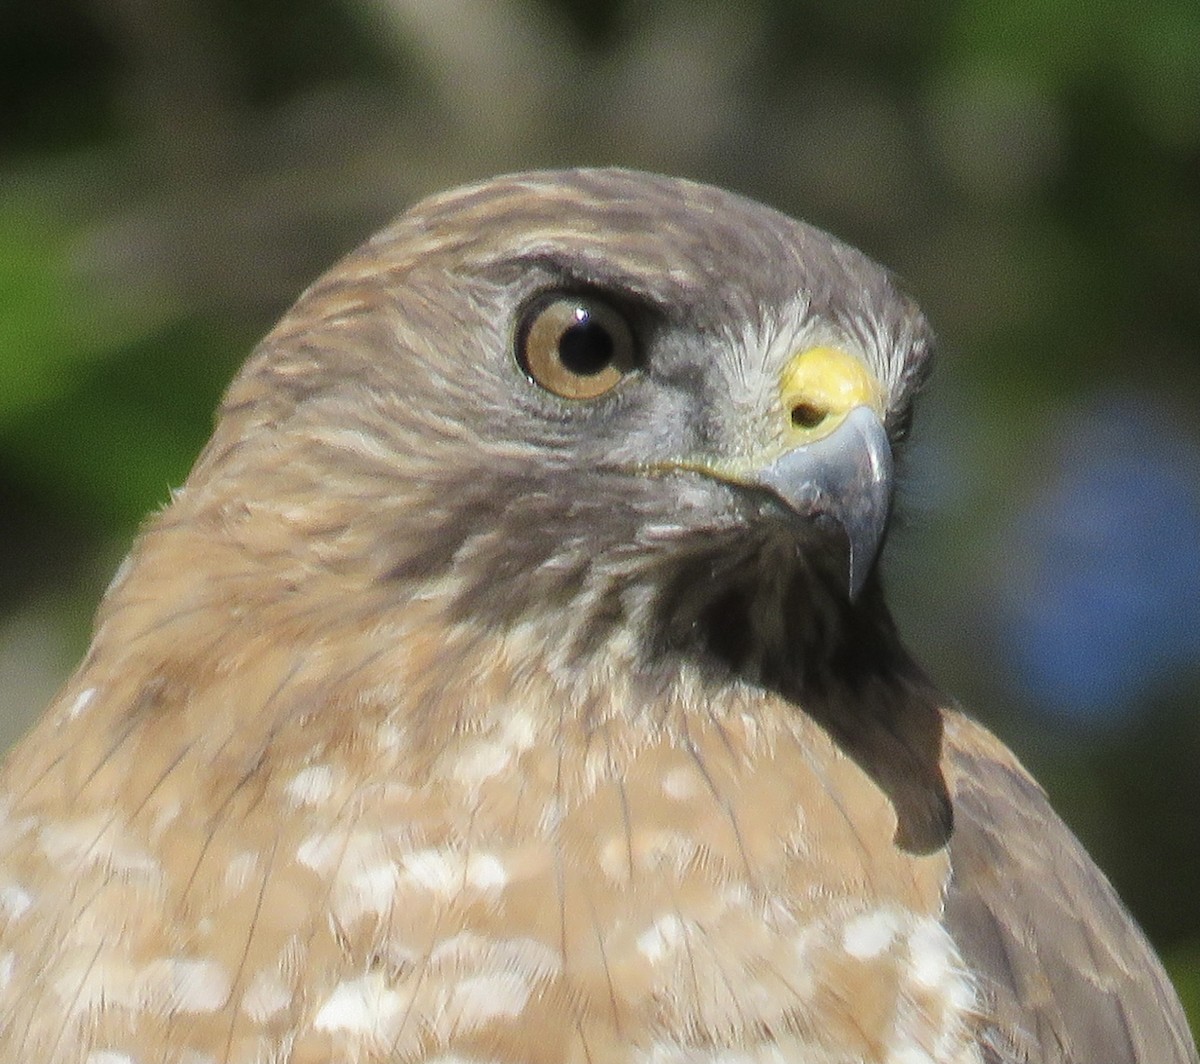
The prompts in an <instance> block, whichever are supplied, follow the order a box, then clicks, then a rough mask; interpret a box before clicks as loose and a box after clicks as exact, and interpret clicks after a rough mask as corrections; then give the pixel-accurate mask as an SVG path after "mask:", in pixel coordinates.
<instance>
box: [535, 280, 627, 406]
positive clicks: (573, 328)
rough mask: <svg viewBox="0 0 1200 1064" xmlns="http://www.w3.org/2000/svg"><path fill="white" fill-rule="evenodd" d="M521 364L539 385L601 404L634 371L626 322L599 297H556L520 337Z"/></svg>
mask: <svg viewBox="0 0 1200 1064" xmlns="http://www.w3.org/2000/svg"><path fill="white" fill-rule="evenodd" d="M517 360H518V361H519V362H520V364H521V368H522V369H523V370H524V371H525V373H526V374H527V375H528V376H529V378H530V379H531V380H533V381H536V382H537V383H538V384H540V385H541V386H542V387H543V388H545V389H546V390H547V391H548V392H553V393H554V394H555V395H559V396H562V398H564V399H595V398H596V397H597V396H600V395H603V394H604V393H605V392H608V391H611V390H612V389H613V388H614V387H615V386H616V384H617V382H618V381H620V379H621V378H622V377H624V376H625V374H626V373H628V372H629V371H630V370H631V369H633V366H634V343H633V333H632V331H631V330H630V328H629V323H628V322H627V321H626V320H625V316H624V315H623V314H621V312H620V311H618V310H616V309H615V308H614V307H613V306H612V305H611V304H609V303H607V302H605V301H604V300H603V299H600V298H598V297H596V296H590V295H584V296H577V295H558V296H551V297H549V298H548V299H546V300H543V301H541V302H539V303H538V304H537V305H536V306H534V307H533V308H532V309H531V311H530V312H529V315H528V316H527V318H526V320H525V322H524V324H523V327H522V329H521V331H520V333H519V335H518V341H517Z"/></svg>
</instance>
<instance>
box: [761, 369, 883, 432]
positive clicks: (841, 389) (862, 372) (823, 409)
mask: <svg viewBox="0 0 1200 1064" xmlns="http://www.w3.org/2000/svg"><path fill="white" fill-rule="evenodd" d="M779 394H780V400H781V402H782V404H783V409H784V411H785V413H786V414H787V415H788V417H789V418H790V419H791V429H792V432H793V433H800V434H803V435H805V436H810V437H811V436H813V435H816V436H818V437H819V436H824V435H826V434H828V433H829V432H832V431H833V430H834V429H835V428H837V426H838V425H839V424H841V422H842V419H843V418H844V417H845V415H846V414H848V413H849V412H850V411H851V410H853V409H854V408H855V407H856V406H868V407H870V408H871V409H872V410H874V411H875V413H877V414H878V415H880V417H882V416H883V413H884V403H883V388H882V386H881V385H880V383H879V381H878V380H876V379H875V377H874V376H873V375H872V374H871V373H870V371H868V370H867V368H866V367H865V366H864V365H863V364H862V362H861V361H859V359H857V358H855V357H854V356H853V355H851V354H849V353H848V352H846V351H843V350H842V349H841V348H838V347H810V348H808V349H807V350H805V351H801V352H800V353H799V354H798V355H796V356H795V357H794V358H793V359H792V360H791V362H789V363H788V365H787V368H786V369H784V371H783V374H782V376H781V378H780V382H779Z"/></svg>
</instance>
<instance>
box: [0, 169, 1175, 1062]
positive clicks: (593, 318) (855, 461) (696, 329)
mask: <svg viewBox="0 0 1200 1064" xmlns="http://www.w3.org/2000/svg"><path fill="white" fill-rule="evenodd" d="M564 301H565V302H564ZM626 330H628V336H626ZM530 345H536V349H533V348H531V346H530ZM930 347H931V340H930V336H929V333H928V330H927V327H926V325H925V322H924V320H923V319H922V317H921V315H920V312H919V311H918V310H917V308H916V307H915V306H914V305H913V304H912V303H911V302H910V301H909V300H908V299H906V298H905V297H904V296H903V295H902V294H900V293H899V292H898V291H897V290H896V289H895V288H894V287H893V285H892V282H891V281H890V279H889V277H888V275H887V274H886V273H885V272H884V271H882V270H880V269H879V268H878V267H876V266H875V265H873V264H872V263H871V262H869V261H868V260H867V259H866V258H864V257H863V256H861V255H860V254H859V253H857V252H855V251H853V250H852V249H850V248H848V247H846V246H844V245H842V244H839V243H838V242H836V241H834V240H833V239H832V238H830V237H828V236H826V235H825V234H823V233H821V232H819V231H817V230H814V229H811V228H809V227H807V226H804V225H801V224H799V223H796V222H793V221H791V220H789V219H787V218H784V217H782V216H781V215H778V214H776V213H774V212H772V211H770V210H767V209H766V208H764V207H761V206H759V205H757V204H753V203H750V202H748V201H745V200H742V199H739V198H737V197H735V196H731V195H729V194H727V193H724V192H720V191H717V190H715V189H710V188H706V187H703V186H699V185H695V184H691V183H687V182H683V181H677V180H673V179H668V178H660V177H652V176H649V175H644V174H634V173H630V172H626V171H619V170H595V171H572V172H562V173H547V174H526V175H517V176H514V177H508V178H501V179H498V180H496V181H493V182H489V183H486V184H482V185H479V186H475V187H473V188H469V189H466V190H462V191H458V192H453V193H449V194H447V195H443V196H440V197H435V198H433V199H430V200H427V201H425V202H424V203H422V204H419V205H418V206H417V207H415V208H413V209H412V210H411V211H409V212H408V213H407V214H405V215H404V216H402V217H401V218H400V219H399V220H398V221H397V222H396V223H395V224H394V225H393V226H391V227H390V228H389V229H387V230H385V231H384V232H383V233H381V234H380V235H379V236H377V237H376V238H374V239H373V240H371V241H370V242H368V243H367V244H366V245H364V246H363V247H362V248H361V249H359V250H358V251H357V252H355V253H354V254H352V255H351V256H349V257H348V258H347V259H345V260H344V261H343V262H342V263H340V264H339V265H338V266H337V267H335V269H334V270H333V271H331V272H330V273H329V274H327V275H326V276H325V277H324V278H322V279H321V280H319V281H318V282H317V283H316V284H315V285H314V286H313V287H312V288H310V289H309V290H308V291H307V292H306V293H305V294H304V295H303V296H302V297H301V299H300V300H299V302H298V303H297V304H296V306H295V307H294V308H293V310H292V311H291V312H290V313H289V314H288V315H287V316H286V317H285V318H284V319H283V321H282V322H280V324H279V325H278V326H277V327H276V328H275V330H274V331H273V332H272V333H271V334H270V335H269V336H268V337H267V338H266V340H264V341H263V343H262V345H261V346H260V347H259V348H258V350H257V351H256V352H255V353H254V355H253V356H252V357H251V359H250V361H249V362H248V363H247V365H246V367H245V368H244V369H243V371H242V372H241V373H240V374H239V376H238V378H237V379H236V380H235V381H234V383H233V385H232V386H231V387H230V390H229V393H228V395H227V396H226V399H225V402H224V404H223V407H222V410H221V417H220V420H219V423H218V425H217V429H216V431H215V433H214V435H213V438H212V440H211V441H210V443H209V445H208V446H207V447H206V449H205V451H204V453H203V454H202V455H201V457H200V459H199V461H198V462H197V465H196V468H195V469H194V471H193V472H192V475H191V476H190V477H189V479H188V481H187V483H186V484H185V486H184V487H183V489H182V490H181V491H180V492H178V493H177V494H176V496H175V497H174V499H173V500H172V502H171V505H170V506H169V507H168V508H167V509H166V510H165V511H164V512H162V513H161V514H159V515H157V516H156V517H155V518H154V519H152V520H151V521H150V522H149V524H148V525H147V527H146V529H145V531H144V533H143V535H142V536H141V538H140V539H139V540H138V542H137V543H136V544H135V546H134V548H133V551H132V552H131V554H130V557H129V559H128V560H127V562H126V564H125V565H123V566H122V569H121V571H120V573H119V574H118V576H117V578H116V579H115V580H114V582H113V585H112V587H111V588H110V589H109V592H108V594H107V596H106V597H105V600H104V603H103V604H102V606H101V609H100V613H99V616H98V619H97V625H96V632H95V638H94V641H93V644H92V647H91V649H90V650H89V652H88V655H87V657H86V658H85V660H84V662H83V664H82V665H81V666H80V668H79V670H78V671H77V673H76V674H75V676H74V677H73V678H72V679H71V680H70V681H69V682H68V684H67V686H66V688H65V689H64V690H63V692H62V693H61V695H60V696H59V698H58V699H57V700H56V702H55V703H54V704H53V705H52V706H51V707H50V709H49V710H48V711H47V713H46V715H45V717H44V718H43V719H42V721H41V722H40V723H39V724H38V725H37V727H36V728H35V729H34V731H33V732H32V733H31V734H30V736H29V737H28V738H26V740H25V741H24V742H23V743H22V744H21V745H20V746H18V747H17V749H16V750H15V751H14V752H13V753H12V755H11V756H10V757H9V759H8V761H7V763H6V765H5V767H4V770H3V776H2V777H0V812H2V815H0V1059H2V1060H5V1061H9V1060H12V1061H22V1062H29V1064H85V1062H86V1064H160V1062H163V1064H165V1062H172V1064H174V1062H184V1061H187V1062H191V1064H199V1062H205V1064H208V1062H223V1064H260V1062H261V1064H267V1062H271V1064H274V1062H284V1061H287V1062H290V1064H335V1062H336V1064H368V1062H369V1064H384V1062H388V1064H400V1062H405V1064H409V1062H412V1064H416V1062H429V1064H684V1062H687V1064H699V1062H704V1064H759V1062H762V1064H768V1062H770V1064H834V1062H837V1064H852V1062H862V1064H865V1062H872V1064H922V1062H937V1064H966V1062H974V1064H1011V1062H1017V1061H1028V1062H1037V1064H1096V1062H1098V1061H1100V1060H1104V1061H1105V1062H1107V1064H1119V1062H1126V1064H1185V1062H1192V1064H1196V1061H1197V1057H1196V1052H1195V1048H1194V1046H1193V1045H1192V1042H1191V1039H1190V1036H1189V1034H1188V1032H1187V1028H1186V1023H1185V1020H1184V1018H1183V1015H1182V1012H1181V1010H1180V1007H1179V1004H1178V1001H1177V999H1176V998H1175V996H1174V993H1173V991H1172V990H1171V988H1170V985H1169V983H1168V982H1167V979H1166V977H1165V975H1164V974H1163V972H1162V969H1161V967H1160V966H1159V964H1158V962H1157V960H1156V959H1155V958H1154V956H1153V954H1152V952H1151V951H1150V949H1149V947H1148V946H1147V944H1146V942H1145V940H1144V938H1143V937H1142V935H1141V934H1140V932H1139V931H1138V930H1137V928H1136V926H1135V925H1134V924H1133V922H1132V921H1131V920H1130V918H1129V916H1128V915H1127V914H1126V913H1125V911H1124V909H1123V908H1122V907H1121V904H1120V902H1119V901H1118V900H1117V899H1116V897H1115V895H1114V894H1113V892H1112V890H1111V888H1110V887H1109V886H1108V884H1107V882H1106V881H1105V880H1104V878H1103V876H1102V875H1101V874H1100V872H1099V871H1098V870H1097V869H1096V868H1095V867H1094V865H1092V864H1091V862H1090V861H1089V860H1088V858H1087V857H1086V855H1085V854H1084V853H1083V852H1082V850H1081V849H1080V847H1079V845H1078V843H1077V842H1076V841H1075V840H1074V839H1073V837H1072V836H1071V835H1070V833H1069V832H1068V831H1067V829H1066V828H1065V827H1064V826H1063V825H1062V824H1061V822H1060V821H1059V820H1057V819H1056V818H1055V816H1054V814H1053V813H1052V812H1051V811H1050V810H1049V807H1048V805H1047V803H1046V800H1045V797H1044V795H1043V794H1042V792H1041V791H1040V790H1039V789H1038V788H1037V786H1036V784H1034V783H1033V782H1032V781H1031V780H1030V779H1029V777H1028V776H1027V775H1026V774H1025V773H1024V771H1023V770H1022V769H1021V768H1020V766H1019V765H1018V764H1017V763H1016V761H1015V760H1014V759H1013V758H1012V756H1011V755H1010V754H1009V753H1008V752H1007V751H1006V750H1005V748H1004V747H1003V746H1002V745H1001V744H1000V743H999V742H998V741H997V740H996V739H995V738H994V737H992V736H991V735H989V734H988V733H987V732H985V731H983V730H982V729H981V728H979V727H978V726H976V725H974V724H972V723H970V722H969V721H967V720H966V719H965V718H964V717H962V716H961V715H960V714H959V713H958V712H957V711H956V710H955V709H954V708H953V707H952V706H951V704H950V703H949V701H948V700H947V699H945V698H944V697H943V696H941V695H940V694H939V693H938V692H937V691H936V690H935V689H934V688H933V687H932V685H931V684H930V682H929V681H928V680H927V679H926V678H925V677H924V675H923V674H922V673H921V671H920V669H919V668H918V667H917V666H916V665H915V664H914V663H913V662H912V661H911V659H910V658H909V656H908V655H907V653H906V652H905V650H904V648H903V646H902V645H901V643H900V641H899V638H898V636H897V634H896V632H895V629H894V626H893V624H892V622H891V619H890V617H889V615H888V612H887V608H886V606H885V603H884V600H883V596H882V590H881V587H880V583H879V579H878V576H877V575H876V573H875V571H874V569H873V568H872V566H871V563H872V561H873V558H874V556H875V553H876V551H877V549H878V546H879V542H878V540H879V531H878V529H879V528H881V527H882V521H883V519H884V518H885V517H886V512H887V507H888V503H889V499H890V495H889V494H888V492H889V490H890V486H891V477H890V468H891V467H890V461H891V456H892V453H893V452H895V451H898V450H900V449H902V445H903V436H904V432H905V429H906V426H907V424H908V421H909V418H910V416H911V410H912V402H913V397H914V394H915V392H916V390H917V388H918V387H919V384H920V382H921V380H922V378H923V376H924V374H925V372H926V369H927V363H928V357H929V351H930Z"/></svg>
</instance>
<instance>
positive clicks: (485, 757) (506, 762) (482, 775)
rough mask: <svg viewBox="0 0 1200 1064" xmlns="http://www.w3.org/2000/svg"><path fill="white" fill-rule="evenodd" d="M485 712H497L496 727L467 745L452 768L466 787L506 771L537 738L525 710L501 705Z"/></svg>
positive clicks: (531, 720)
mask: <svg viewBox="0 0 1200 1064" xmlns="http://www.w3.org/2000/svg"><path fill="white" fill-rule="evenodd" d="M489 715H490V716H492V717H496V716H499V718H500V725H499V727H497V728H496V729H495V731H494V732H493V733H492V734H490V735H488V736H487V737H486V738H484V739H481V740H480V741H479V742H476V743H474V744H472V745H471V746H469V747H467V749H466V751H465V752H464V753H463V755H462V756H461V757H460V758H459V759H458V761H457V762H456V763H455V765H454V768H453V774H454V778H455V779H456V780H458V781H459V782H460V783H463V784H465V785H466V786H468V787H477V786H479V784H481V783H483V782H485V781H486V780H489V779H492V778H493V777H494V776H499V775H501V774H503V773H504V772H506V771H507V770H508V768H509V766H511V765H512V763H513V761H514V760H515V759H516V758H517V757H518V756H519V755H520V754H521V753H522V752H524V751H525V750H528V749H529V748H530V747H531V746H533V744H534V742H535V741H536V739H537V726H536V724H535V723H534V720H533V718H532V717H530V716H529V715H528V714H527V713H521V712H518V711H516V710H514V709H513V708H512V707H510V706H508V705H502V706H498V707H497V708H496V709H495V710H493V711H492V712H491V713H490V714H489Z"/></svg>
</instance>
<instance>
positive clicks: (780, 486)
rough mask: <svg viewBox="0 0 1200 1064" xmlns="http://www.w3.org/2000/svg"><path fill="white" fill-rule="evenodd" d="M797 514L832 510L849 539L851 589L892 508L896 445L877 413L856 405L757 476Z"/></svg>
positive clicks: (865, 571) (863, 573)
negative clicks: (822, 433)
mask: <svg viewBox="0 0 1200 1064" xmlns="http://www.w3.org/2000/svg"><path fill="white" fill-rule="evenodd" d="M757 479H758V482H759V483H760V484H761V485H762V486H763V487H766V488H769V489H770V490H771V491H773V492H774V493H775V494H776V495H777V496H779V498H780V499H782V500H783V501H784V502H785V503H786V504H787V505H788V506H789V507H790V508H791V509H792V510H794V511H795V512H796V513H799V514H818V513H823V514H828V515H829V516H830V517H832V518H833V519H834V520H835V521H836V522H837V523H838V524H839V525H840V526H841V528H842V530H843V531H844V532H845V534H846V539H847V542H848V545H849V551H850V557H849V573H848V574H847V575H848V581H849V588H848V590H849V594H850V598H851V599H852V600H853V599H855V598H857V597H858V595H859V593H860V592H861V591H862V589H863V585H864V584H865V583H866V580H867V577H868V576H869V575H870V572H871V569H872V568H873V567H874V564H875V559H876V557H877V556H878V554H879V548H880V545H881V544H882V542H883V535H884V532H885V530H886V528H887V521H888V515H889V513H890V510H891V500H892V488H893V463H892V448H891V444H890V443H889V441H888V438H887V432H886V430H885V429H884V427H883V422H882V421H881V420H880V419H879V417H878V415H877V414H876V413H875V412H874V411H873V410H871V409H870V408H869V407H866V406H859V407H855V408H854V409H853V410H851V411H850V413H848V414H847V415H846V417H845V418H844V419H843V421H842V423H841V424H840V425H838V427H837V428H836V429H834V430H833V432H831V433H829V435H828V436H824V437H822V438H821V439H819V440H815V441H814V442H812V443H807V444H803V445H801V446H799V447H796V448H794V449H793V450H791V451H788V452H787V453H785V454H783V455H781V456H780V457H779V458H777V459H776V460H775V461H774V462H772V463H771V464H770V465H769V466H767V467H766V468H765V469H764V470H762V471H761V473H760V474H759V476H758V478H757Z"/></svg>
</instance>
